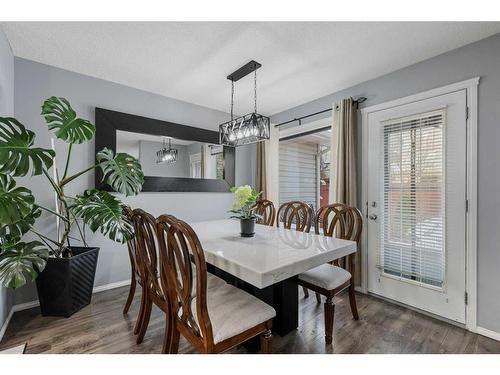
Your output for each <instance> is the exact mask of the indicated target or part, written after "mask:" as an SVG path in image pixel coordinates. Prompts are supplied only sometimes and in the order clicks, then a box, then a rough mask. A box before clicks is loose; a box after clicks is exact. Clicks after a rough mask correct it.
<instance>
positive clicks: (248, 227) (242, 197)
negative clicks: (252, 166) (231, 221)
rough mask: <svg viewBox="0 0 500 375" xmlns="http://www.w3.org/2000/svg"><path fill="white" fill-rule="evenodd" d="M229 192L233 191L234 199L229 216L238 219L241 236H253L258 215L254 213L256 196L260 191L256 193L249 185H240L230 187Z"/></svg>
mask: <svg viewBox="0 0 500 375" xmlns="http://www.w3.org/2000/svg"><path fill="white" fill-rule="evenodd" d="M231 192H233V193H234V195H235V197H234V201H233V206H232V209H231V210H230V211H229V212H231V213H232V215H231V218H235V219H240V228H241V233H240V234H241V236H242V237H253V236H254V234H255V219H256V218H257V217H258V215H257V214H256V213H255V210H256V209H257V198H258V196H259V195H260V193H257V192H256V191H255V190H254V189H252V187H251V186H249V185H244V186H240V187H236V186H234V187H232V188H231Z"/></svg>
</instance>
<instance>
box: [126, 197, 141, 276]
mask: <svg viewBox="0 0 500 375" xmlns="http://www.w3.org/2000/svg"><path fill="white" fill-rule="evenodd" d="M123 211H124V212H125V215H126V216H127V218H128V219H129V220H130V221H131V222H133V220H132V212H133V211H132V209H131V208H130V207H128V206H125V207H124V208H123ZM127 249H128V257H129V258H130V267H131V268H132V272H133V274H134V275H135V277H136V280H137V281H139V282H141V279H140V277H141V275H140V274H139V267H138V265H137V237H136V236H135V230H134V237H132V238H131V239H129V240H128V241H127Z"/></svg>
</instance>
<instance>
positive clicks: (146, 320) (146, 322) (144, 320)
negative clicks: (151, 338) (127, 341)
mask: <svg viewBox="0 0 500 375" xmlns="http://www.w3.org/2000/svg"><path fill="white" fill-rule="evenodd" d="M152 308H153V301H151V299H149V298H147V297H146V302H145V306H144V315H143V317H142V322H141V326H140V327H139V332H137V339H136V340H135V342H136V343H137V344H140V343H141V342H142V340H144V335H145V334H146V330H147V329H148V325H149V319H150V318H151V310H152Z"/></svg>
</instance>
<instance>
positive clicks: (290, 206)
mask: <svg viewBox="0 0 500 375" xmlns="http://www.w3.org/2000/svg"><path fill="white" fill-rule="evenodd" d="M313 215H314V212H313V209H312V208H311V206H309V205H308V204H307V203H304V202H300V201H293V202H287V203H283V204H282V205H281V206H280V208H279V210H278V215H277V217H276V226H278V227H279V226H280V222H282V223H283V227H284V228H286V229H291V227H292V224H295V230H298V231H300V232H309V230H310V229H311V224H312V219H313Z"/></svg>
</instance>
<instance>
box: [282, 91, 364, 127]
mask: <svg viewBox="0 0 500 375" xmlns="http://www.w3.org/2000/svg"><path fill="white" fill-rule="evenodd" d="M364 101H366V98H365V97H364V96H362V97H360V98H358V99H356V100H353V103H356V104H359V103H363V102H364ZM332 109H333V108H327V109H324V110H322V111H319V112H314V113H311V114H309V115H305V116H302V117H297V118H294V119H293V120H288V121H285V122H281V123H279V124H276V125H274V126H275V127H276V128H277V127H278V126H281V125H286V124H290V123H291V122H295V121H298V122H299V125H302V120H303V119H305V118H308V117H312V116H316V115H320V114H322V113H326V112H330V111H331V110H332Z"/></svg>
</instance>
